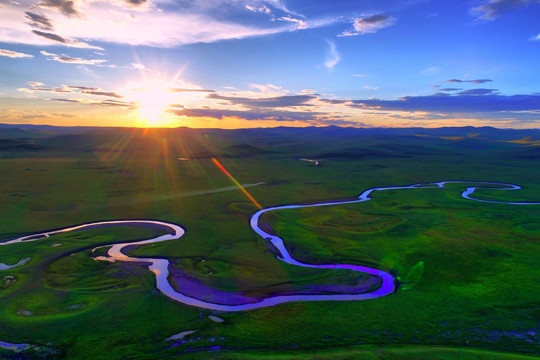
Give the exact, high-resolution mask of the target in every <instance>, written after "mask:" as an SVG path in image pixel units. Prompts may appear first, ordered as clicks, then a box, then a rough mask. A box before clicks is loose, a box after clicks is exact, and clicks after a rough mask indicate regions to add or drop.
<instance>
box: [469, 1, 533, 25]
mask: <svg viewBox="0 0 540 360" xmlns="http://www.w3.org/2000/svg"><path fill="white" fill-rule="evenodd" d="M531 2H536V3H538V2H539V1H538V0H488V1H485V2H484V3H483V4H482V5H479V6H477V7H474V8H472V9H471V10H470V13H471V15H473V16H477V18H476V19H477V20H479V21H492V20H495V19H496V18H498V17H499V16H501V15H504V14H506V13H509V12H512V11H515V10H518V9H519V8H521V7H525V6H527V5H528V4H529V3H531Z"/></svg>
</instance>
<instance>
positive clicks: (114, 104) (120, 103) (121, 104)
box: [50, 98, 136, 109]
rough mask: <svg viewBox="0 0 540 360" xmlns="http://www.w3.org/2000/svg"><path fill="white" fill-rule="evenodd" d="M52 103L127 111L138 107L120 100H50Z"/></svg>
mask: <svg viewBox="0 0 540 360" xmlns="http://www.w3.org/2000/svg"><path fill="white" fill-rule="evenodd" d="M50 100H52V101H62V102H69V103H77V104H84V105H95V106H104V107H120V108H127V109H135V108H136V106H135V104H134V103H132V102H128V101H118V100H102V101H88V100H82V99H61V98H59V99H50Z"/></svg>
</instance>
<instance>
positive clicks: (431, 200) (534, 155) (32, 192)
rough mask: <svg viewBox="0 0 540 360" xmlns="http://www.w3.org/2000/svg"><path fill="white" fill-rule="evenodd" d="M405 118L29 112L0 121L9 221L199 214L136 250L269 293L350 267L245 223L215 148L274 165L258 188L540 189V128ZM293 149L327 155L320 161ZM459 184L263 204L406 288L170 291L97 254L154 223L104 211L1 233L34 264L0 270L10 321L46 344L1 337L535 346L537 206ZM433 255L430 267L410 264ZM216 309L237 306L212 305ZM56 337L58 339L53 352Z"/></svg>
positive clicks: (306, 192) (392, 354)
mask: <svg viewBox="0 0 540 360" xmlns="http://www.w3.org/2000/svg"><path fill="white" fill-rule="evenodd" d="M488 130H489V131H488ZM482 131H484V132H485V134H484V135H480V136H474V137H470V136H469V137H467V134H468V133H469V132H474V133H482ZM415 132H416V131H415ZM453 132H455V133H457V134H454V133H453ZM412 133H413V131H411V132H410V134H403V133H399V134H358V135H354V134H353V133H350V132H349V133H347V132H342V131H340V130H336V129H331V128H330V129H319V130H316V129H306V130H304V131H299V130H293V129H272V130H266V131H265V130H240V131H218V130H206V131H195V130H190V129H175V130H146V131H144V130H130V129H97V130H96V129H93V130H88V131H82V132H77V133H74V134H58V133H52V134H51V133H46V134H45V133H42V132H33V133H25V132H22V134H21V133H19V134H18V135H17V137H15V138H13V137H11V138H10V139H9V141H4V140H2V139H0V142H1V143H2V146H0V172H1V173H2V174H6V175H4V176H2V177H0V189H1V191H0V204H2V205H1V206H0V219H1V220H0V239H10V238H15V237H17V236H21V235H24V234H29V233H34V232H40V231H43V230H49V229H56V228H61V227H66V226H71V225H74V224H80V223H85V222H91V221H99V220H110V219H156V220H163V221H168V222H174V223H177V224H180V225H182V226H183V227H184V228H185V229H186V230H187V232H186V235H185V236H184V237H182V238H181V239H180V240H178V241H171V242H163V243H159V244H153V245H149V246H145V247H140V248H137V249H132V250H130V254H133V255H137V256H143V255H145V256H146V255H154V256H161V257H167V258H169V259H170V260H171V262H172V263H173V264H174V265H173V266H174V267H175V268H178V269H181V270H182V271H184V272H185V273H186V274H187V275H189V276H190V277H192V278H194V279H197V281H200V282H202V283H204V284H207V285H209V286H212V287H216V288H219V289H221V290H223V291H231V292H232V291H235V292H242V291H244V292H247V293H250V294H257V295H261V294H269V293H272V292H275V291H281V290H283V289H289V290H290V289H295V288H296V289H301V288H302V287H305V286H308V285H309V284H311V283H313V282H315V283H320V284H323V283H332V282H340V283H345V284H346V283H348V282H351V281H353V280H354V274H351V273H348V272H339V271H322V270H315V269H301V268H298V267H294V266H291V265H288V264H284V263H282V262H280V261H278V260H277V259H276V258H275V256H274V254H273V253H272V251H271V250H270V249H269V248H267V246H266V245H265V243H264V242H263V241H262V240H261V239H259V238H258V237H257V236H256V235H255V234H254V233H253V232H252V231H251V229H250V228H249V225H248V220H249V217H250V215H251V214H253V213H254V212H255V211H256V209H257V208H256V206H255V205H254V204H253V203H251V202H250V201H249V200H248V199H247V198H246V197H245V196H244V195H243V194H242V193H241V192H240V191H235V190H229V191H220V192H214V190H216V189H223V188H227V187H230V186H231V185H232V182H231V180H230V179H228V178H227V176H225V175H224V174H223V173H222V172H221V171H220V170H219V169H218V168H217V167H216V166H215V164H214V163H213V162H212V161H211V157H212V156H216V157H218V158H219V159H220V162H221V163H222V164H223V165H224V166H225V167H226V168H227V170H228V171H229V172H230V173H231V174H232V175H233V176H234V177H235V178H236V179H237V180H238V181H239V182H240V183H242V184H251V183H258V182H265V184H263V185H258V186H253V187H250V188H248V191H249V192H250V193H251V194H252V195H253V197H254V198H255V199H256V200H257V201H258V202H259V203H260V204H261V205H262V206H263V207H268V206H274V205H283V204H292V203H310V202H313V201H323V200H333V199H340V198H350V197H352V196H355V195H358V194H360V193H361V192H362V191H363V190H365V189H367V188H371V187H379V186H393V185H410V184H414V183H418V182H432V181H441V180H477V181H498V182H509V183H516V184H519V185H522V186H523V187H524V188H523V189H522V190H519V191H496V190H479V191H478V193H475V195H477V196H482V197H483V198H485V199H497V200H503V201H527V200H540V184H538V181H537V180H538V178H539V176H540V169H538V167H537V166H536V164H537V162H538V159H539V158H540V152H539V151H538V147H534V146H531V145H529V144H524V143H519V142H509V141H511V140H516V139H520V138H523V137H525V134H521V133H519V132H512V131H508V132H497V131H495V132H494V131H493V130H491V129H484V130H482V129H454V130H452V131H450V130H446V131H445V132H443V133H444V134H449V135H448V136H452V137H453V139H454V140H448V139H441V138H440V136H442V135H440V134H437V133H436V132H433V133H426V134H422V135H423V136H417V135H418V134H416V135H412ZM457 135H460V136H461V137H459V136H457ZM532 136H533V137H534V136H536V134H533V135H532ZM0 137H1V133H0ZM445 137H446V136H445ZM456 139H457V140H456ZM179 158H187V159H189V160H178V159H179ZM300 158H310V159H318V160H321V161H320V166H314V165H313V164H312V163H309V162H304V161H299V159H300ZM463 188H464V185H461V184H454V185H449V186H448V188H447V189H444V190H443V189H418V190H416V189H415V190H404V191H385V192H380V193H375V194H374V196H373V200H372V201H369V202H366V203H360V204H352V205H339V206H331V207H324V208H311V209H297V210H294V211H293V210H286V211H285V210H284V211H280V212H276V213H271V214H269V215H270V216H268V217H267V219H265V220H267V221H268V223H269V224H270V226H272V227H273V229H274V230H275V231H276V233H278V234H279V235H280V236H282V237H283V238H284V239H285V241H286V244H287V246H288V248H289V249H290V251H291V253H292V254H293V256H295V257H297V258H298V259H300V260H303V261H306V262H313V263H337V262H340V263H356V264H368V265H373V266H375V267H380V268H383V269H386V270H388V271H391V272H392V273H393V274H394V275H395V276H396V277H398V278H399V279H400V281H402V283H401V284H400V287H399V288H398V290H397V292H396V293H395V294H393V295H391V296H388V297H385V298H382V299H377V300H370V301H364V302H332V303H328V302H321V303H289V304H283V305H280V306H277V307H273V308H266V309H259V310H254V311H248V312H239V313H215V312H211V311H206V310H201V309H197V308H192V307H189V306H185V305H182V304H178V303H175V302H173V301H172V300H170V299H168V298H166V297H165V296H163V295H162V294H161V293H159V291H157V290H156V289H155V285H154V278H153V275H152V274H151V273H150V272H148V271H147V270H146V268H145V267H143V266H140V265H137V264H131V265H126V264H122V263H115V264H110V263H106V262H97V261H94V260H93V259H92V257H93V256H96V255H98V254H101V253H103V252H104V251H105V250H106V248H101V249H98V250H96V252H94V253H93V252H92V249H93V248H95V247H96V246H101V245H106V244H110V243H116V242H122V241H133V240H136V239H145V238H149V237H152V236H155V235H156V234H158V233H159V230H157V229H151V228H140V227H138V228H133V227H114V228H106V229H92V230H86V231H81V232H75V233H66V234H58V235H55V236H51V237H50V238H47V239H43V240H39V241H36V242H32V243H25V244H16V245H11V246H3V247H0V262H3V263H6V264H13V263H16V262H17V261H19V260H20V259H22V258H25V257H30V258H31V260H30V261H29V262H28V263H27V264H26V265H24V266H21V267H18V268H13V269H10V270H2V271H0V280H2V283H0V285H2V284H3V286H0V340H3V341H9V342H12V343H31V344H36V345H39V346H42V349H38V350H30V351H27V352H25V353H23V354H22V355H21V354H19V355H16V354H14V353H13V352H10V351H7V350H0V351H1V352H0V354H2V356H4V357H6V358H9V357H14V358H16V356H22V358H33V357H43V356H45V357H48V358H70V359H72V358H74V359H126V358H129V359H153V358H186V359H190V358H216V359H229V358H231V359H251V358H253V359H258V358H273V357H276V358H283V359H289V358H291V359H293V358H298V359H302V358H316V357H315V356H317V357H319V358H321V359H324V358H338V359H339V358H343V359H347V358H359V359H362V358H366V359H377V358H380V359H410V358H426V359H428V358H430V359H431V358H435V359H438V358H440V359H446V358H462V359H469V358H475V359H476V358H478V359H494V358H508V359H522V358H523V359H526V358H527V356H528V357H529V358H530V357H535V356H538V354H539V353H540V347H539V345H538V344H539V333H540V329H539V324H538V318H540V313H539V312H538V309H539V308H540V306H539V301H538V299H539V298H540V296H539V295H540V288H539V286H538V283H537V282H538V276H537V275H535V274H537V272H538V266H537V263H538V259H540V244H539V240H540V221H539V220H538V219H540V206H539V207H535V206H527V207H519V206H511V205H501V204H485V203H478V202H473V201H468V200H465V199H462V198H460V196H459V194H460V192H461V191H462V190H463ZM58 244H60V245H58ZM420 262H422V264H423V272H422V274H421V277H420V276H418V274H417V276H415V275H414V273H413V274H411V269H412V268H413V267H414V266H415V265H417V264H419V263H420ZM7 276H10V278H9V279H11V277H13V278H15V279H16V281H12V280H10V281H7V280H6V279H7V278H6V277H7ZM412 278H414V281H412V280H411V279H412ZM412 282H414V284H412ZM412 285H414V286H412ZM406 288H408V289H406ZM211 314H215V315H217V316H219V317H220V318H222V319H224V322H222V323H218V322H215V321H212V320H211V319H209V318H208V316H209V315H211ZM186 330H196V332H195V333H193V334H191V335H189V336H187V337H186V338H185V339H184V341H180V342H177V343H175V342H170V341H169V342H167V341H165V339H166V338H168V337H169V336H171V335H173V334H176V333H178V332H181V331H186ZM173 345H174V346H173ZM389 345H392V346H397V345H415V346H414V347H400V346H397V347H392V348H390V347H389ZM43 348H48V349H53V350H52V351H50V352H49V353H48V354H47V355H44V352H46V351H45V350H43ZM475 349H482V350H475ZM212 350H214V352H212ZM218 350H219V351H218ZM209 351H210V352H209ZM19 358H21V357H19Z"/></svg>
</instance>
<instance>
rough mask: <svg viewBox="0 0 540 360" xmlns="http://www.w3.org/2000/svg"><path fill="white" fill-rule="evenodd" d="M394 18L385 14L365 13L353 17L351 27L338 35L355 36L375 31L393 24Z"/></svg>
mask: <svg viewBox="0 0 540 360" xmlns="http://www.w3.org/2000/svg"><path fill="white" fill-rule="evenodd" d="M395 22H396V19H395V18H394V17H392V16H390V15H386V14H376V15H365V16H360V17H358V18H356V19H354V22H353V29H351V30H347V31H344V32H343V33H342V34H341V35H340V36H355V35H364V34H372V33H376V32H377V31H379V30H380V29H383V28H385V27H388V26H391V25H394V23H395Z"/></svg>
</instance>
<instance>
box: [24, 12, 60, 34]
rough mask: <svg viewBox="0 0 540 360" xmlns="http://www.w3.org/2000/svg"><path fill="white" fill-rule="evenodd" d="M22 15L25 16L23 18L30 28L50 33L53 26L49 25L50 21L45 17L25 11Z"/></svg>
mask: <svg viewBox="0 0 540 360" xmlns="http://www.w3.org/2000/svg"><path fill="white" fill-rule="evenodd" d="M24 14H25V17H26V18H27V19H28V20H29V21H30V22H29V25H30V26H32V27H34V28H37V29H41V30H45V31H52V30H53V29H54V26H53V24H52V23H51V20H50V19H49V18H47V17H46V16H43V15H40V14H36V13H34V12H31V11H27V12H25V13H24Z"/></svg>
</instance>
